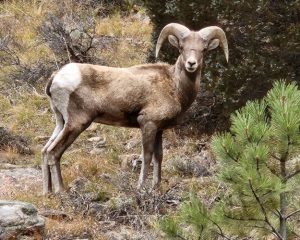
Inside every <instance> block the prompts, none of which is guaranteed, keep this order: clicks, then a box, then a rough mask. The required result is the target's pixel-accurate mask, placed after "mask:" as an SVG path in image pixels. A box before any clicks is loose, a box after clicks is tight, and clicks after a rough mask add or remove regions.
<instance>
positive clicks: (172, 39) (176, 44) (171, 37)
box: [168, 35, 179, 48]
mask: <svg viewBox="0 0 300 240" xmlns="http://www.w3.org/2000/svg"><path fill="white" fill-rule="evenodd" d="M168 40H169V43H171V44H172V45H173V46H174V47H177V48H179V42H178V39H177V37H175V36H174V35H169V36H168Z"/></svg>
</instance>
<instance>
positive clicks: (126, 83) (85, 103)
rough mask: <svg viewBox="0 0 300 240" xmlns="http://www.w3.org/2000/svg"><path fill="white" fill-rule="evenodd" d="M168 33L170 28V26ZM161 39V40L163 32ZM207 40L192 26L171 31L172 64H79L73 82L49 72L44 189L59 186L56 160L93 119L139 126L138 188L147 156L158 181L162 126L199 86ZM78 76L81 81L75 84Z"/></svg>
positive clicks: (187, 103) (171, 120) (155, 182)
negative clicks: (51, 124) (50, 127)
mask: <svg viewBox="0 0 300 240" xmlns="http://www.w3.org/2000/svg"><path fill="white" fill-rule="evenodd" d="M180 26H181V25H180ZM180 26H178V24H171V28H170V26H169V25H167V26H166V28H168V29H169V30H170V29H172V28H173V30H174V28H175V30H176V28H178V29H182V30H184V31H189V30H188V29H187V28H185V27H182V26H181V27H180ZM164 29H165V28H164ZM178 29H177V30H178ZM169 30H166V31H164V30H163V31H162V33H163V34H162V38H164V39H165V38H166V37H168V36H167V35H166V32H168V31H169ZM175 30H174V31H175ZM180 31H181V30H180ZM177 32H178V31H177ZM175 33H176V31H175ZM168 34H171V33H170V31H169V32H168ZM179 35H180V34H179ZM223 39H224V36H223ZM159 40H160V41H158V42H160V44H161V43H162V39H161V36H160V38H159ZM208 41H209V40H203V39H202V38H201V36H200V35H199V34H197V33H196V32H190V33H189V34H188V35H186V37H185V38H183V39H180V38H178V41H177V40H176V38H175V37H174V36H173V38H172V45H174V46H176V47H178V48H179V49H180V52H181V54H180V56H179V57H178V59H177V62H176V64H175V65H174V66H172V65H168V64H144V65H138V66H133V67H130V68H112V67H105V66H97V65H91V64H77V65H76V66H77V67H79V74H80V75H81V81H79V80H78V79H79V78H78V76H77V75H76V76H75V77H76V79H77V80H78V81H77V80H76V81H74V86H76V88H75V87H74V88H73V87H72V86H73V85H72V84H73V82H72V81H70V79H67V82H66V84H67V85H64V84H62V85H59V84H58V85H57V84H56V86H52V85H55V84H53V77H52V78H51V79H50V81H49V83H48V84H47V87H46V93H47V94H48V96H50V98H51V105H52V108H53V110H54V113H55V116H56V120H57V125H56V129H55V131H54V133H53V135H52V136H51V138H50V140H49V141H48V143H47V144H46V146H45V147H44V148H43V150H42V153H43V178H44V181H43V184H44V193H47V192H49V191H52V190H53V189H52V184H53V185H54V188H55V189H54V191H55V192H60V191H62V190H63V183H62V177H61V171H60V164H59V160H60V158H61V156H62V154H63V152H64V151H65V150H66V149H67V148H68V147H69V146H70V145H71V144H72V142H73V141H74V140H75V139H76V138H77V137H78V136H79V134H80V133H81V132H82V131H84V130H85V129H86V128H87V127H88V126H89V125H90V123H91V122H98V123H103V124H108V125H115V126H124V127H136V128H140V129H141V132H142V145H143V158H144V159H143V163H142V169H141V173H140V178H139V188H140V187H142V186H143V183H144V181H145V179H146V177H147V174H148V171H149V165H150V162H151V160H152V161H153V166H154V171H153V174H154V175H153V186H154V187H157V186H158V185H159V183H160V181H161V163H162V154H163V153H162V133H163V130H164V129H166V128H170V127H172V126H173V125H174V124H176V121H177V119H178V118H179V117H180V116H181V115H182V114H183V113H184V112H185V111H186V110H187V109H188V107H189V106H190V105H191V104H192V102H193V101H194V100H195V98H196V95H197V92H198V90H199V87H200V77H201V68H202V62H203V51H204V49H206V48H208V47H209V42H208ZM222 44H224V43H222ZM159 46H160V45H159ZM181 46H183V47H181ZM214 47H216V45H214ZM225 47H227V42H226V46H225ZM212 48H213V47H212ZM158 49H159V48H158ZM224 49H225V48H224ZM227 49H228V48H227ZM226 54H227V53H226ZM226 54H225V55H226ZM226 57H228V56H227V55H226ZM76 66H74V67H76ZM76 69H77V68H76ZM76 69H75V70H76ZM191 69H192V70H191ZM75 70H74V71H75ZM72 71H73V70H72ZM68 74H69V75H68V76H70V73H68ZM59 79H64V78H59ZM77 82H78V83H79V85H76V84H77ZM63 83H64V82H63ZM68 84H69V85H68ZM66 86H67V87H66Z"/></svg>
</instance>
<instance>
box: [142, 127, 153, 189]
mask: <svg viewBox="0 0 300 240" xmlns="http://www.w3.org/2000/svg"><path fill="white" fill-rule="evenodd" d="M141 130H142V143H143V155H144V156H143V162H142V167H141V172H140V177H139V182H138V189H139V190H140V189H141V188H142V187H143V185H144V183H145V180H146V178H147V176H148V173H149V168H150V163H151V159H152V156H153V152H154V143H155V137H156V133H157V127H156V125H155V124H154V123H153V122H150V121H149V122H146V123H145V124H142V125H141Z"/></svg>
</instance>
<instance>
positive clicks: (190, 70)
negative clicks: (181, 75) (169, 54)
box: [186, 67, 197, 72]
mask: <svg viewBox="0 0 300 240" xmlns="http://www.w3.org/2000/svg"><path fill="white" fill-rule="evenodd" d="M196 69H197V68H196V67H186V70H187V71H188V72H195V71H196Z"/></svg>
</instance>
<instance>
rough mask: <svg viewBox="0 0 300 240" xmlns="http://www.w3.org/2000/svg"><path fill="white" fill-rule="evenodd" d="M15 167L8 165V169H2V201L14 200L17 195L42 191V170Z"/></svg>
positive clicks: (0, 192)
mask: <svg viewBox="0 0 300 240" xmlns="http://www.w3.org/2000/svg"><path fill="white" fill-rule="evenodd" d="M14 166H15V167H14ZM14 166H13V165H9V166H8V165H6V166H5V167H6V169H0V183H1V184H0V199H13V198H14V196H15V195H16V194H19V193H20V192H25V191H35V192H41V191H42V189H41V187H42V173H41V170H39V169H36V168H32V167H27V168H24V167H19V166H18V165H14ZM24 182H26V184H24Z"/></svg>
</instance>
